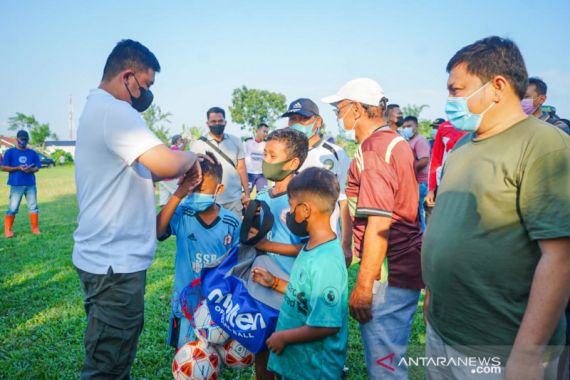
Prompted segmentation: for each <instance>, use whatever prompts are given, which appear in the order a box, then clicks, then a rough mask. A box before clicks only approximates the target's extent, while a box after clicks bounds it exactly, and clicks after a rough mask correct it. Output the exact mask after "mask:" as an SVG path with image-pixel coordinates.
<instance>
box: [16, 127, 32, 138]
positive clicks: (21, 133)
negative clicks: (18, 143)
mask: <svg viewBox="0 0 570 380" xmlns="http://www.w3.org/2000/svg"><path fill="white" fill-rule="evenodd" d="M16 138H17V139H28V140H29V139H30V135H28V132H27V131H24V130H23V129H22V130H21V131H18V133H17V134H16Z"/></svg>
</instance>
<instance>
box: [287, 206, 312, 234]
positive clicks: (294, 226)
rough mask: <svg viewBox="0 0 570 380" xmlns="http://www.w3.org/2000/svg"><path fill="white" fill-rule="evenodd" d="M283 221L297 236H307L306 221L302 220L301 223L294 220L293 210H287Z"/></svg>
mask: <svg viewBox="0 0 570 380" xmlns="http://www.w3.org/2000/svg"><path fill="white" fill-rule="evenodd" d="M285 222H286V223H287V228H289V230H290V231H291V232H292V233H293V234H294V235H297V236H299V237H306V236H309V231H307V221H306V220H303V221H302V222H301V223H297V222H296V221H295V210H293V212H288V213H287V216H286V217H285Z"/></svg>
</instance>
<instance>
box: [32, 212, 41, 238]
mask: <svg viewBox="0 0 570 380" xmlns="http://www.w3.org/2000/svg"><path fill="white" fill-rule="evenodd" d="M39 219H40V218H39V214H37V213H36V214H30V227H32V233H33V234H34V235H39V234H40V227H39Z"/></svg>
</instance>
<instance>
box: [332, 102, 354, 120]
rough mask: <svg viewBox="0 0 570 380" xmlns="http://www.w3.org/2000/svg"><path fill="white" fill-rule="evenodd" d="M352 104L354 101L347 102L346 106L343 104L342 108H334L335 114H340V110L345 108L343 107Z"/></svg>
mask: <svg viewBox="0 0 570 380" xmlns="http://www.w3.org/2000/svg"><path fill="white" fill-rule="evenodd" d="M351 104H352V103H346V104H345V105H344V106H342V107H340V108H334V109H333V112H334V114H335V116H336V117H338V115H339V113H340V110H341V109H343V108H345V107H346V106H349V105H351Z"/></svg>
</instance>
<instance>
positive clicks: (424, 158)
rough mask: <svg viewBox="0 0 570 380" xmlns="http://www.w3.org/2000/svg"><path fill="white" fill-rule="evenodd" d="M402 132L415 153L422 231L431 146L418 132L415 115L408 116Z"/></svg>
mask: <svg viewBox="0 0 570 380" xmlns="http://www.w3.org/2000/svg"><path fill="white" fill-rule="evenodd" d="M402 134H403V136H404V138H405V139H406V140H408V143H409V144H410V148H412V152H413V153H414V172H415V173H416V180H417V181H418V184H419V187H420V204H419V214H420V223H421V226H422V231H424V230H425V229H426V217H425V212H424V198H425V197H426V195H427V192H428V174H429V166H428V164H429V155H430V147H429V142H428V140H427V139H426V138H425V137H423V136H422V135H420V134H419V132H418V118H417V117H415V116H406V117H405V118H404V125H403V129H402Z"/></svg>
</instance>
